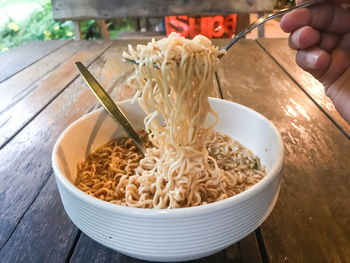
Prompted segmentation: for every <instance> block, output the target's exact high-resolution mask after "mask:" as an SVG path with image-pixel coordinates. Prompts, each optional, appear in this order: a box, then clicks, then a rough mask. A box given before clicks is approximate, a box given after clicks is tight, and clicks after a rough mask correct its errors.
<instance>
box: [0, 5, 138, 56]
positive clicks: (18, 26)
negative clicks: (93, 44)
mask: <svg viewBox="0 0 350 263" xmlns="http://www.w3.org/2000/svg"><path fill="white" fill-rule="evenodd" d="M18 1H19V0H18ZM3 2H4V1H3ZM5 3H6V1H5ZM39 3H40V5H41V8H40V9H37V10H35V11H34V12H33V13H31V14H30V16H29V17H28V18H26V19H25V20H23V21H21V22H18V23H16V22H15V21H13V20H10V21H9V22H7V23H6V24H5V25H4V26H2V27H1V28H0V52H3V51H6V50H9V49H11V48H13V47H15V46H18V45H20V44H23V43H26V42H29V41H34V40H56V39H72V38H73V35H74V34H73V23H72V22H71V21H57V22H56V21H55V20H54V19H53V17H52V10H51V2H50V1H47V0H41V1H39ZM106 24H107V27H108V30H109V33H110V37H111V39H114V38H116V37H117V36H118V34H119V33H120V32H121V31H123V30H132V29H133V28H134V26H135V21H134V20H133V19H127V18H125V19H118V20H107V21H106ZM81 31H82V34H83V38H84V39H100V38H102V34H101V30H100V27H99V25H98V23H97V22H96V21H95V20H87V21H83V22H82V23H81Z"/></svg>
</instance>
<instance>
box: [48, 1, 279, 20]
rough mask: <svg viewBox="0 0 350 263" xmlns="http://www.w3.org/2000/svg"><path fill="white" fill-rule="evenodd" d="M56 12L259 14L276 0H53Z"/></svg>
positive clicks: (64, 15)
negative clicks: (169, 0) (168, 0)
mask: <svg viewBox="0 0 350 263" xmlns="http://www.w3.org/2000/svg"><path fill="white" fill-rule="evenodd" d="M51 3H52V11H53V16H54V18H55V19H58V20H62V19H63V20H67V19H68V20H84V19H87V18H96V19H98V18H101V19H108V18H117V17H162V16H169V15H217V14H232V13H256V12H259V11H261V12H262V11H266V10H271V9H273V4H274V1H273V0H250V1H246V0H235V1H215V0H207V1H201V0H181V1H172V2H171V4H169V2H167V1H161V0H147V1H144V0H133V1H128V0H119V1H109V0H102V1H100V0H89V1H84V2H82V1H79V0H74V1H72V0H60V1H57V0H51Z"/></svg>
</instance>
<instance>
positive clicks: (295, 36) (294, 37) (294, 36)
mask: <svg viewBox="0 0 350 263" xmlns="http://www.w3.org/2000/svg"><path fill="white" fill-rule="evenodd" d="M299 36H300V30H296V31H295V32H294V33H293V34H292V35H291V40H292V43H293V45H294V46H295V48H298V49H299V48H300V43H299Z"/></svg>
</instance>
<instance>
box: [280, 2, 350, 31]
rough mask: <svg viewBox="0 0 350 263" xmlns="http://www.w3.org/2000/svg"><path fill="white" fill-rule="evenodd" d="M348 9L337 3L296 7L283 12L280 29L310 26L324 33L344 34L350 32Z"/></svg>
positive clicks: (291, 29)
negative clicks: (285, 12) (290, 10)
mask: <svg viewBox="0 0 350 263" xmlns="http://www.w3.org/2000/svg"><path fill="white" fill-rule="evenodd" d="M349 20H350V11H349V10H346V9H343V8H341V7H339V6H337V5H332V4H320V5H316V6H312V7H309V8H303V9H297V10H294V11H292V12H289V13H287V14H285V15H284V16H283V17H282V19H281V29H282V30H283V31H285V32H287V33H291V32H294V31H295V30H297V29H298V28H301V27H304V26H310V27H312V28H314V29H316V30H319V31H325V32H326V33H334V34H345V33H347V32H350V23H348V22H344V21H349Z"/></svg>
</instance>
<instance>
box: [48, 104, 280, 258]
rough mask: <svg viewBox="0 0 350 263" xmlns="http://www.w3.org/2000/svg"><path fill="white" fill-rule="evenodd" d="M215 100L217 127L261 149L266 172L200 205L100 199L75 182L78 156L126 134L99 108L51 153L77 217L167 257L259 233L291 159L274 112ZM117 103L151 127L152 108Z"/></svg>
mask: <svg viewBox="0 0 350 263" xmlns="http://www.w3.org/2000/svg"><path fill="white" fill-rule="evenodd" d="M209 102H210V105H211V107H212V108H213V110H214V111H215V112H217V114H218V116H219V120H218V122H217V123H216V125H215V127H214V130H215V131H218V132H221V133H224V134H227V135H228V136H229V137H231V138H232V139H234V140H237V141H239V142H240V143H241V144H242V145H244V146H245V147H247V148H248V149H250V150H251V151H252V152H253V153H254V154H255V155H256V156H258V157H259V158H260V161H261V164H262V165H263V166H265V169H266V176H264V177H263V178H262V179H261V180H260V181H259V182H258V183H256V184H255V185H253V186H251V187H250V188H248V189H247V190H245V191H243V192H241V193H239V194H237V195H234V196H232V197H229V198H227V199H224V200H220V201H217V202H213V203H209V204H205V205H199V206H194V207H186V208H174V209H149V208H134V207H127V206H122V205H117V204H113V203H109V202H106V201H103V200H99V199H98V198H95V197H93V196H90V195H88V194H86V193H84V192H83V191H81V190H79V189H78V188H77V187H76V186H75V182H76V179H77V163H79V162H82V161H84V160H85V159H86V157H87V156H88V154H89V153H90V152H93V151H95V150H96V149H97V148H98V147H100V146H101V145H104V144H106V143H107V142H109V141H111V140H114V139H117V138H119V137H121V136H123V135H124V131H123V129H122V128H120V127H118V125H117V124H116V123H115V122H114V121H113V120H112V118H111V117H110V116H109V115H108V114H107V112H106V111H105V110H104V109H103V108H100V109H97V110H95V111H93V112H91V113H89V114H87V115H86V116H83V117H82V118H80V119H79V120H77V121H75V122H74V123H73V124H71V125H70V126H69V127H68V128H67V129H66V130H65V131H64V132H63V133H62V134H61V136H60V137H59V138H58V140H57V142H56V144H55V146H54V149H53V153H52V165H53V169H54V173H55V177H56V182H57V185H58V189H59V193H60V196H61V199H62V202H63V205H64V208H65V210H66V212H67V214H68V216H69V217H70V219H71V220H72V221H73V223H74V224H75V225H76V226H77V227H78V228H79V229H80V230H81V231H82V232H84V233H85V234H86V235H88V236H89V237H91V238H92V239H94V240H95V241H97V242H99V243H101V244H103V245H105V246H107V247H109V248H111V249H114V250H116V251H118V252H120V253H123V254H125V255H128V256H131V257H135V258H139V259H144V260H151V261H161V262H175V261H186V260H193V259H197V258H201V257H204V256H208V255H211V254H214V253H216V252H218V251H220V250H223V249H225V248H226V247H228V246H230V245H232V244H233V243H235V242H237V241H239V240H241V239H242V238H244V237H245V236H247V235H249V234H250V233H251V232H253V231H254V230H255V229H256V228H257V227H258V226H259V225H260V224H261V223H262V222H264V220H265V219H266V218H267V217H268V215H269V214H270V213H271V211H272V209H273V207H274V205H275V203H276V201H277V197H278V193H279V188H280V179H281V176H282V167H283V160H284V147H283V142H282V139H281V136H280V134H279V132H278V130H277V129H276V127H275V126H274V125H273V124H272V123H271V122H270V121H269V120H268V119H266V118H265V117H264V116H262V115H261V114H259V113H257V112H255V111H254V110H252V109H250V108H247V107H245V106H242V105H239V104H236V103H233V102H229V101H225V100H220V99H215V98H209ZM118 105H119V106H120V107H121V109H122V110H123V112H124V113H125V115H126V116H127V117H128V119H129V121H130V122H131V124H132V125H133V127H134V128H135V129H136V130H140V129H143V128H144V124H143V120H144V117H145V114H144V112H143V111H142V110H141V108H140V107H139V106H138V105H137V104H131V101H130V100H127V101H123V102H120V103H118ZM209 118H210V117H208V122H212V120H209Z"/></svg>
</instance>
